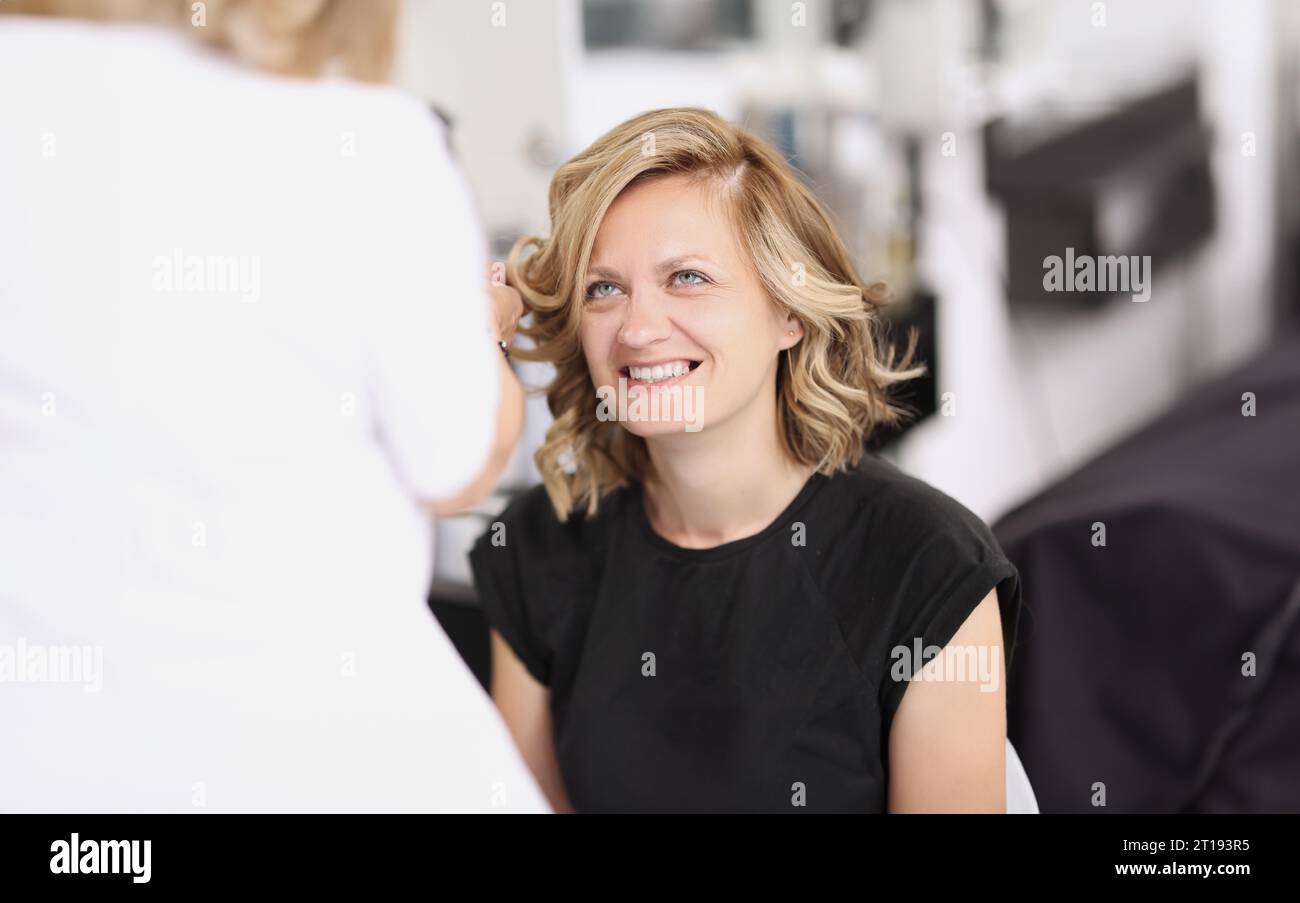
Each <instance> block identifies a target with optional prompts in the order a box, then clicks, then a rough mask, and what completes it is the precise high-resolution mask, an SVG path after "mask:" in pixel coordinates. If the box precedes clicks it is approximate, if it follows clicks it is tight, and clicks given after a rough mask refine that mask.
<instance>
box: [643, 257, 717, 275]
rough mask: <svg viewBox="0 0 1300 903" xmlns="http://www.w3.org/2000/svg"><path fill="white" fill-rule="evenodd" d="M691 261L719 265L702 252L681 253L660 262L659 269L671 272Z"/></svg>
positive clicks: (663, 271) (662, 271) (661, 271)
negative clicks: (701, 253)
mask: <svg viewBox="0 0 1300 903" xmlns="http://www.w3.org/2000/svg"><path fill="white" fill-rule="evenodd" d="M691 263H697V264H698V263H704V264H708V265H710V266H717V264H716V263H714V262H713V261H712V260H710V259H709V258H707V257H704V256H702V255H700V254H681V255H679V256H677V257H670V258H669V259H668V260H665V261H664V262H663V263H661V264H659V266H658V267H656V268H655V269H657V270H658V271H659V272H660V273H671V272H673V271H674V270H680V269H681V268H682V267H684V266H686V265H688V264H691Z"/></svg>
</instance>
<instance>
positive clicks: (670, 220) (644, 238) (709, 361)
mask: <svg viewBox="0 0 1300 903" xmlns="http://www.w3.org/2000/svg"><path fill="white" fill-rule="evenodd" d="M710 191H711V189H710V188H709V187H708V186H707V185H705V184H704V183H702V182H700V181H698V180H694V179H691V178H688V177H686V176H664V177H660V178H655V179H651V180H649V181H646V182H641V183H638V184H636V185H634V186H632V187H631V188H628V189H627V190H625V191H624V192H623V193H622V194H621V195H619V197H618V198H617V199H616V200H615V201H614V203H613V204H612V205H610V208H609V211H608V212H607V213H606V215H605V219H604V221H603V222H602V223H601V226H600V230H599V231H598V232H597V234H596V242H595V246H594V247H593V249H592V254H591V264H590V267H589V268H588V270H587V273H586V278H585V282H584V283H583V285H584V293H585V298H586V300H585V301H584V310H583V318H582V349H583V352H584V353H585V355H586V359H587V366H588V368H589V369H590V371H591V379H592V383H593V384H594V385H595V386H596V388H597V390H598V391H600V390H602V389H603V387H609V390H610V391H612V392H614V393H616V392H617V391H618V387H619V380H620V379H623V380H625V381H626V387H627V393H626V397H627V398H628V399H629V404H628V405H627V406H626V410H627V411H628V412H629V414H628V416H626V417H619V418H618V419H620V420H622V422H623V426H624V428H625V429H627V430H629V431H630V432H633V433H635V434H637V435H639V436H646V437H650V436H656V435H663V434H667V433H678V432H682V431H683V429H685V430H686V431H687V432H694V431H696V430H698V429H700V428H701V427H703V428H707V429H716V428H717V427H718V426H719V425H721V424H722V423H725V422H727V421H729V420H731V419H733V418H734V417H736V415H737V414H740V413H744V412H750V413H753V412H758V413H763V412H762V411H761V409H760V408H759V406H761V405H766V406H768V407H769V409H770V410H772V411H774V410H775V405H776V397H775V385H776V367H777V360H778V355H779V354H780V353H781V351H782V350H783V349H785V348H789V347H790V346H792V345H794V344H795V343H796V342H797V341H798V340H799V338H800V337H801V336H802V334H803V332H802V328H801V326H800V324H799V322H798V320H797V319H795V318H793V317H791V316H788V315H787V314H785V313H783V312H782V311H781V309H780V308H778V307H777V305H776V304H775V303H773V302H772V300H771V299H770V298H769V296H768V294H767V292H766V291H765V290H764V288H763V286H762V284H761V282H760V281H759V278H758V274H757V273H755V272H754V268H753V265H752V263H751V262H750V260H749V259H748V257H747V256H746V254H745V253H744V251H743V250H742V248H741V246H740V242H739V238H738V236H737V235H736V234H735V231H734V229H733V227H732V225H731V223H730V221H729V220H728V219H727V216H726V213H725V210H724V209H723V202H722V201H721V200H720V199H718V198H716V197H715V196H713V195H711V193H710ZM792 331H793V332H792ZM638 395H642V396H643V398H642V402H643V405H642V408H641V410H642V413H644V412H645V411H646V410H651V411H653V410H665V411H666V410H670V409H669V408H666V407H659V408H656V404H657V403H659V402H662V401H664V400H665V399H664V396H666V395H667V396H672V395H676V396H678V397H679V398H681V399H682V404H681V406H680V407H678V408H677V410H678V411H679V412H686V417H687V418H688V419H689V417H690V416H692V415H691V414H690V413H689V412H690V411H691V410H693V409H694V408H693V407H691V406H693V405H694V406H699V408H700V411H699V412H698V413H697V414H696V415H695V416H697V417H698V419H699V421H700V423H699V425H696V426H694V427H693V428H692V426H691V425H690V424H689V422H688V423H686V424H684V423H683V422H682V420H681V419H679V420H678V421H676V422H673V421H665V420H654V419H636V414H635V411H636V405H635V403H634V400H635V399H636V398H637V396H638ZM687 396H689V397H687ZM602 397H605V396H603V395H602ZM612 400H613V399H611V401H612ZM647 403H648V404H647ZM613 411H614V412H615V413H617V412H618V409H617V408H613ZM760 419H761V418H760Z"/></svg>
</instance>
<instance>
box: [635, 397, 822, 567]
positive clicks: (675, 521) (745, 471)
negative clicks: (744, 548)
mask: <svg viewBox="0 0 1300 903" xmlns="http://www.w3.org/2000/svg"><path fill="white" fill-rule="evenodd" d="M775 414H776V412H775V411H772V412H771V416H770V417H764V418H762V419H761V420H760V421H759V422H758V423H754V422H749V423H746V422H745V420H746V418H744V417H736V418H732V419H731V420H729V421H728V422H727V423H725V424H719V425H718V426H717V427H716V428H714V429H712V430H704V431H702V432H698V433H694V434H690V435H673V436H665V437H662V438H656V439H651V440H650V441H648V442H647V448H648V450H649V453H650V460H651V462H652V473H651V474H650V475H649V477H648V479H647V480H646V481H645V499H646V514H647V516H648V517H649V518H650V522H651V524H652V525H653V526H654V529H655V532H657V533H659V534H660V535H661V536H663V537H664V538H665V539H668V540H669V541H670V542H673V543H675V544H676V545H679V546H682V547H683V548H697V549H705V548H712V547H714V546H718V545H722V544H723V543H727V542H732V541H734V540H737V539H743V538H745V537H747V536H752V535H754V534H755V533H758V532H760V531H762V530H763V529H764V528H765V527H767V526H768V525H769V524H771V523H772V521H774V520H775V519H776V518H777V517H778V516H779V515H780V514H781V512H782V511H784V510H785V509H786V508H787V507H788V506H789V504H790V503H791V502H792V501H794V499H795V497H796V496H797V495H798V494H799V491H800V490H801V489H803V487H804V485H805V484H806V483H807V482H808V480H809V478H810V477H811V476H812V473H813V468H812V467H809V466H805V465H802V464H798V463H796V462H794V461H792V460H791V459H790V457H789V455H787V453H786V451H785V448H784V445H783V444H782V442H781V439H780V436H779V435H778V432H777V430H778V427H777V423H776V416H775Z"/></svg>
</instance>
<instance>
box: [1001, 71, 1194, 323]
mask: <svg viewBox="0 0 1300 903" xmlns="http://www.w3.org/2000/svg"><path fill="white" fill-rule="evenodd" d="M984 141H985V166H986V173H985V176H986V182H987V187H988V190H989V192H990V193H991V194H993V195H994V196H995V197H996V198H998V199H999V200H1001V201H1002V203H1003V204H1004V205H1005V208H1006V218H1007V261H1008V264H1007V273H1008V281H1009V289H1008V292H1009V299H1008V300H1009V301H1010V302H1011V303H1012V304H1013V305H1018V304H1041V303H1051V304H1065V305H1079V306H1090V307H1095V306H1100V305H1101V304H1104V303H1105V302H1106V300H1107V298H1108V297H1110V296H1109V295H1108V294H1106V293H1102V292H1063V291H1054V292H1049V291H1047V290H1046V289H1045V288H1044V287H1043V275H1044V260H1045V259H1046V258H1048V257H1051V256H1062V255H1064V254H1065V250H1066V248H1073V249H1074V252H1075V255H1076V256H1089V257H1094V258H1097V257H1107V256H1125V257H1132V256H1139V257H1141V256H1150V257H1151V259H1152V264H1153V266H1154V268H1155V269H1156V270H1159V269H1160V268H1161V267H1163V266H1164V265H1166V264H1168V263H1170V262H1171V261H1173V260H1175V259H1176V258H1178V257H1180V256H1181V255H1185V254H1187V253H1189V252H1190V251H1192V250H1193V249H1194V248H1195V247H1196V246H1197V245H1198V244H1200V242H1201V241H1202V240H1203V239H1205V238H1207V237H1208V236H1209V235H1210V234H1211V233H1212V232H1213V230H1214V221H1215V216H1214V184H1213V179H1212V176H1211V173H1210V157H1209V150H1210V134H1209V130H1208V127H1207V126H1206V125H1204V124H1203V123H1202V121H1201V118H1200V101H1199V92H1198V88H1197V79H1196V76H1195V75H1190V76H1188V77H1186V78H1184V79H1183V80H1181V81H1179V82H1177V83H1176V84H1174V85H1173V86H1172V87H1169V88H1167V89H1165V90H1162V91H1158V92H1156V93H1154V94H1151V95H1149V96H1147V97H1144V98H1142V99H1140V100H1138V101H1136V102H1134V103H1131V104H1128V105H1127V106H1124V107H1122V108H1121V109H1119V110H1117V111H1116V112H1113V113H1110V114H1109V115H1106V116H1103V117H1101V118H1098V119H1094V120H1091V121H1088V122H1086V123H1083V124H1080V125H1076V126H1074V127H1073V128H1069V129H1067V130H1065V131H1064V132H1058V133H1055V134H1052V135H1051V136H1050V137H1046V138H1038V137H1037V136H1036V135H1035V134H1034V133H1033V132H1031V131H1029V130H1028V129H1027V128H1022V127H1016V126H1012V125H1011V124H1009V123H1008V122H1006V121H1005V120H997V121H994V122H992V123H990V124H989V125H988V126H986V127H985V130H984ZM1108 202H1110V203H1119V204H1122V205H1123V206H1124V208H1127V209H1126V210H1121V212H1120V214H1119V215H1118V216H1114V215H1112V216H1111V217H1110V221H1111V223H1112V224H1113V223H1114V222H1115V221H1117V220H1118V221H1119V225H1120V226H1121V227H1122V234H1120V235H1108V234H1107V230H1105V229H1103V228H1101V226H1102V220H1103V217H1104V214H1103V210H1102V207H1103V205H1104V204H1106V203H1108Z"/></svg>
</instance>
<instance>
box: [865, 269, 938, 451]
mask: <svg viewBox="0 0 1300 903" xmlns="http://www.w3.org/2000/svg"><path fill="white" fill-rule="evenodd" d="M937 304H938V301H937V299H936V298H935V296H934V294H932V293H931V292H928V291H923V290H922V291H917V292H916V293H914V294H913V295H912V297H911V298H909V299H907V301H906V302H895V303H893V304H890V305H888V306H886V307H885V308H884V310H885V312H886V313H885V325H886V329H885V334H884V335H882V336H881V337H880V340H881V344H882V346H883V344H885V343H888V344H892V345H893V346H894V347H895V349H896V350H897V352H898V353H899V354H901V353H902V352H903V351H904V350H905V349H906V348H907V342H908V333H909V332H910V331H911V330H912V329H915V330H916V333H917V340H916V358H915V361H916V362H917V363H923V364H925V365H926V371H925V375H924V376H920V377H918V378H916V379H913V380H909V381H908V382H905V383H903V384H901V385H899V386H897V387H895V388H894V390H893V392H892V395H891V397H892V398H893V399H894V400H895V401H896V402H897V403H898V404H899V405H900V406H902V407H904V408H905V409H907V411H908V413H909V417H908V418H907V419H906V420H905V421H904V422H903V423H901V424H899V425H898V426H895V427H883V426H882V427H880V428H878V429H876V430H874V431H872V432H871V433H869V434H868V435H867V438H866V442H865V447H866V449H867V450H868V451H872V452H876V451H880V450H881V449H884V448H888V447H889V446H891V445H893V444H894V443H895V442H897V441H898V440H899V439H900V438H901V437H902V436H903V435H904V434H906V433H907V431H908V430H910V429H912V428H913V427H915V426H916V425H917V424H918V423H920V422H921V421H923V420H925V419H926V418H927V417H930V416H932V415H933V414H934V413H935V412H936V411H937V410H938V409H939V390H938V385H939V341H938V329H937V323H938V321H937V313H936V307H937Z"/></svg>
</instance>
